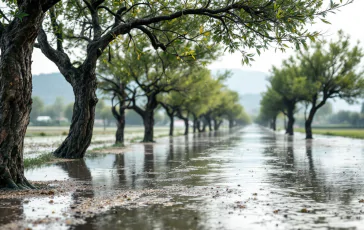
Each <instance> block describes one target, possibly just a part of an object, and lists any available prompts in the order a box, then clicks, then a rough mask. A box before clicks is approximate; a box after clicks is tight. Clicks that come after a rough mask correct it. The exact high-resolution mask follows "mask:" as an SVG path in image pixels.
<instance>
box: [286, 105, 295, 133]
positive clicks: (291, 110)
mask: <svg viewBox="0 0 364 230" xmlns="http://www.w3.org/2000/svg"><path fill="white" fill-rule="evenodd" d="M287 118H288V123H287V130H286V133H287V134H288V135H291V136H293V134H294V130H293V126H294V122H295V118H294V106H293V107H292V106H288V108H287Z"/></svg>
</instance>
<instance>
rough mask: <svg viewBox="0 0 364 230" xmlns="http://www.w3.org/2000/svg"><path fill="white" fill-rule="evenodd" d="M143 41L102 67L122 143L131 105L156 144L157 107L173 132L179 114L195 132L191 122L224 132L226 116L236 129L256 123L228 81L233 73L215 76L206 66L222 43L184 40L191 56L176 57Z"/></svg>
mask: <svg viewBox="0 0 364 230" xmlns="http://www.w3.org/2000/svg"><path fill="white" fill-rule="evenodd" d="M138 44H139V47H138V51H137V52H136V51H135V50H133V49H130V50H127V49H126V48H124V49H123V50H127V51H124V52H123V53H115V54H114V58H113V59H112V61H111V62H108V61H104V62H101V63H100V67H99V69H100V74H99V75H100V84H99V88H100V89H101V90H102V91H103V93H104V94H105V95H109V96H110V97H111V102H112V113H113V115H114V117H115V119H116V123H117V128H118V129H117V132H116V143H118V144H123V143H124V128H125V111H126V110H127V109H131V110H134V111H135V112H136V113H137V114H138V115H139V116H140V117H141V118H142V119H143V124H144V138H143V142H153V127H154V117H155V111H156V109H157V108H159V107H163V108H164V109H165V112H166V114H167V115H168V117H169V119H170V132H169V134H170V135H171V136H172V135H173V130H174V127H173V124H174V118H175V117H177V118H179V119H181V120H183V121H184V124H185V132H184V134H185V135H187V134H188V133H189V126H190V121H193V132H196V131H199V132H204V131H205V130H206V127H209V130H210V131H211V130H218V129H219V127H220V125H221V123H222V121H223V119H227V120H229V122H230V127H233V125H234V124H237V123H241V124H247V123H249V122H250V120H249V117H248V116H247V114H246V113H245V112H244V109H243V107H242V106H241V105H240V102H239V96H238V94H237V93H236V92H233V91H230V90H228V89H227V88H226V86H225V85H224V84H223V83H224V80H225V79H227V78H228V77H229V76H230V73H229V72H225V73H222V74H219V75H218V76H212V75H211V73H210V71H209V70H208V69H206V68H205V67H204V65H206V64H207V63H209V62H211V61H212V60H214V59H215V58H216V56H217V55H218V54H219V48H218V46H215V47H210V48H207V49H204V50H202V48H201V47H200V46H195V47H190V46H189V45H186V44H184V43H181V44H179V45H176V46H175V48H179V49H184V50H186V51H185V53H187V54H188V55H187V56H186V57H177V58H176V56H175V55H171V54H168V53H159V52H158V51H154V50H152V49H150V46H149V45H148V44H147V43H145V42H143V41H140V42H139V43H138ZM123 45H127V43H124V44H123ZM192 48H194V49H193V51H192ZM195 53H196V54H195ZM181 59H182V60H183V61H181ZM212 124H214V126H213V125H212Z"/></svg>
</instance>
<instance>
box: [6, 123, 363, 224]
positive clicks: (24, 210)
mask: <svg viewBox="0 0 364 230" xmlns="http://www.w3.org/2000/svg"><path fill="white" fill-rule="evenodd" d="M363 165H364V143H363V141H362V140H357V139H349V138H341V137H325V136H317V137H316V139H314V140H310V141H306V140H304V136H303V135H300V134H297V135H296V136H295V137H294V138H290V137H287V136H285V135H282V134H276V133H273V132H271V131H268V130H266V129H263V128H260V127H258V126H249V127H246V128H244V129H241V130H236V131H232V132H229V131H222V132H217V133H206V134H196V135H190V136H188V137H184V136H181V137H175V138H161V139H158V140H157V143H154V144H134V145H131V146H129V147H127V148H126V149H125V150H124V154H103V155H100V156H93V157H92V158H91V157H89V158H86V159H85V160H81V161H69V162H59V163H55V164H53V165H50V166H46V167H42V168H36V169H30V170H27V171H26V176H27V178H28V179H30V180H34V181H53V180H57V182H62V183H65V184H66V183H73V184H75V185H77V186H80V187H77V186H75V187H77V188H75V189H74V190H70V191H69V192H67V191H66V192H64V193H60V194H58V193H57V192H56V193H55V194H54V195H53V194H52V195H51V196H45V197H33V198H22V199H17V198H7V199H0V225H2V226H3V227H6V228H9V229H11V228H13V229H16V228H17V227H19V226H22V227H30V228H32V229H80V230H83V229H364V200H363V199H364V171H363V168H362V167H363ZM57 182H55V183H57ZM57 189H58V190H62V189H63V188H62V187H56V189H55V190H56V191H57ZM0 228H1V226H0Z"/></svg>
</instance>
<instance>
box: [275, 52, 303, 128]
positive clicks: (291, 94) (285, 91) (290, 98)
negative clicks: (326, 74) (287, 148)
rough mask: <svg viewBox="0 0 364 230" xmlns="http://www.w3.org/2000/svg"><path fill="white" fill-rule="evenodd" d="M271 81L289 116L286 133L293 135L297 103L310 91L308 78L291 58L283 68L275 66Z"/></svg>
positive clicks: (284, 110)
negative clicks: (303, 75)
mask: <svg viewBox="0 0 364 230" xmlns="http://www.w3.org/2000/svg"><path fill="white" fill-rule="evenodd" d="M269 82H270V84H271V87H272V89H273V90H274V91H275V92H277V93H278V94H279V96H280V98H281V101H282V104H283V106H284V109H283V110H282V112H283V113H284V114H285V115H286V116H287V118H288V123H287V130H286V133H287V134H289V135H293V133H294V131H293V126H294V122H295V118H294V114H295V112H296V104H297V103H298V102H300V101H303V100H305V99H306V98H307V92H309V91H310V88H309V86H308V84H307V81H306V78H305V77H302V76H301V73H300V68H299V67H298V66H297V64H296V63H295V62H294V60H293V59H292V58H290V59H289V60H286V61H284V62H283V66H282V68H281V69H278V68H276V67H273V70H272V76H271V77H270V79H269Z"/></svg>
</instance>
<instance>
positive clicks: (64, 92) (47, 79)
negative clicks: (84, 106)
mask: <svg viewBox="0 0 364 230" xmlns="http://www.w3.org/2000/svg"><path fill="white" fill-rule="evenodd" d="M33 96H38V97H40V98H41V99H42V100H43V101H44V103H45V104H46V105H50V104H53V103H54V101H55V100H56V97H63V98H64V102H65V103H66V104H68V103H70V102H73V101H74V96H73V90H72V86H71V85H70V83H68V82H67V81H66V79H65V78H64V77H63V76H62V75H61V74H60V73H51V74H40V75H33Z"/></svg>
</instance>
